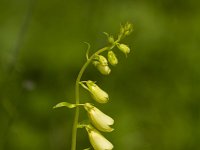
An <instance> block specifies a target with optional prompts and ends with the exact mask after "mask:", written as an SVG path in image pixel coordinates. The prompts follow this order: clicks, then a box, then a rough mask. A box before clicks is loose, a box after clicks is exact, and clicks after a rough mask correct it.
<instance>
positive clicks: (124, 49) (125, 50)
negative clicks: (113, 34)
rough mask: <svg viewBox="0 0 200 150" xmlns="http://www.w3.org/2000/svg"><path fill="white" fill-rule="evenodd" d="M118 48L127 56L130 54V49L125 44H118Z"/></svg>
mask: <svg viewBox="0 0 200 150" xmlns="http://www.w3.org/2000/svg"><path fill="white" fill-rule="evenodd" d="M117 47H118V48H119V50H120V51H122V52H123V53H124V54H125V55H126V56H127V54H129V53H130V48H129V47H128V46H127V45H125V44H117Z"/></svg>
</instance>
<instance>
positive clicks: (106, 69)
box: [93, 61, 111, 75]
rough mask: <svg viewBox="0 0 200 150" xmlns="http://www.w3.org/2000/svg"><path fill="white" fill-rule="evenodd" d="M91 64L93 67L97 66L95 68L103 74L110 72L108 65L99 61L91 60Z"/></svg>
mask: <svg viewBox="0 0 200 150" xmlns="http://www.w3.org/2000/svg"><path fill="white" fill-rule="evenodd" d="M93 64H94V66H95V67H97V69H98V70H99V72H100V73H101V74H103V75H109V74H110V72H111V69H110V67H109V66H108V65H102V64H101V63H100V62H99V61H93Z"/></svg>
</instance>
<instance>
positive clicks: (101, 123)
mask: <svg viewBox="0 0 200 150" xmlns="http://www.w3.org/2000/svg"><path fill="white" fill-rule="evenodd" d="M84 108H85V110H86V111H87V112H88V116H89V118H90V120H91V122H92V124H93V125H94V126H95V127H96V128H97V129H98V130H100V131H103V132H111V131H113V130H114V129H113V128H111V127H110V125H113V124H114V120H113V119H112V118H111V117H109V116H107V115H106V114H104V113H103V112H102V111H100V110H99V109H98V108H96V107H94V106H92V105H91V104H90V103H85V105H84Z"/></svg>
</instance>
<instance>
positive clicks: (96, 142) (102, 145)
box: [86, 125, 114, 150]
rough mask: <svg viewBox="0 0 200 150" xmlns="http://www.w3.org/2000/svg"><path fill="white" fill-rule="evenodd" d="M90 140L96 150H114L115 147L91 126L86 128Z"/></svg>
mask: <svg viewBox="0 0 200 150" xmlns="http://www.w3.org/2000/svg"><path fill="white" fill-rule="evenodd" d="M86 130H87V132H88V136H89V140H90V143H91V145H92V147H93V148H94V150H112V149H113V147H114V146H113V145H112V143H110V142H109V141H108V140H107V139H106V138H105V137H104V136H103V135H102V134H101V133H99V132H98V131H97V130H95V129H94V128H93V127H92V126H91V125H87V126H86Z"/></svg>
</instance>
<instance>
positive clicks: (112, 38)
mask: <svg viewBox="0 0 200 150" xmlns="http://www.w3.org/2000/svg"><path fill="white" fill-rule="evenodd" d="M108 42H109V43H111V44H113V43H114V42H115V40H114V37H113V36H109V37H108Z"/></svg>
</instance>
